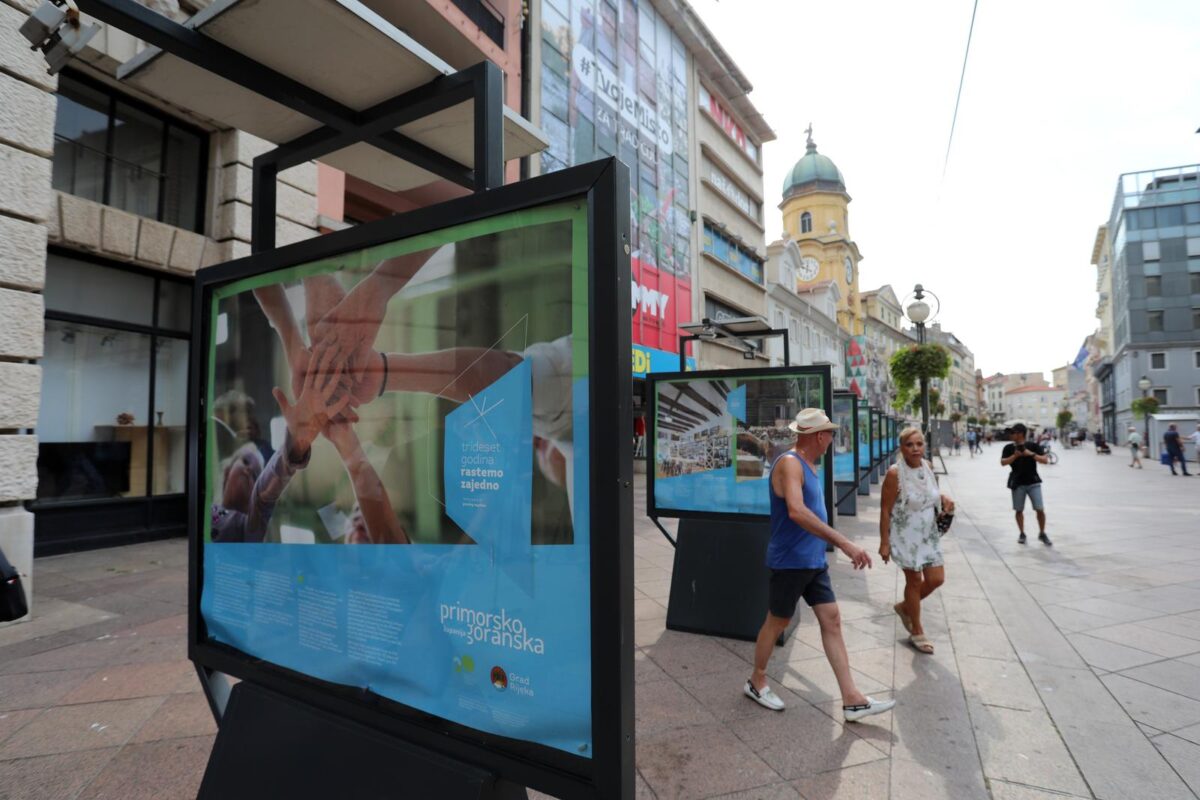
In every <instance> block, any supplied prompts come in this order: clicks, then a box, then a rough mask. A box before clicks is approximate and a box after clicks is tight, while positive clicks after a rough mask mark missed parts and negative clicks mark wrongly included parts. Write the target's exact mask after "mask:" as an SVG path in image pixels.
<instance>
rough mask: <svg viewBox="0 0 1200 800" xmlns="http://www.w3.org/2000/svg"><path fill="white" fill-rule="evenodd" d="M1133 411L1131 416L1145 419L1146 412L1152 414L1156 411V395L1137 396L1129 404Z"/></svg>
mask: <svg viewBox="0 0 1200 800" xmlns="http://www.w3.org/2000/svg"><path fill="white" fill-rule="evenodd" d="M1129 407H1130V409H1131V410H1132V411H1133V416H1134V417H1135V418H1137V419H1145V418H1146V415H1147V414H1154V413H1155V412H1157V411H1158V398H1157V397H1139V398H1137V399H1136V400H1134V401H1133V402H1132V403H1130V404H1129Z"/></svg>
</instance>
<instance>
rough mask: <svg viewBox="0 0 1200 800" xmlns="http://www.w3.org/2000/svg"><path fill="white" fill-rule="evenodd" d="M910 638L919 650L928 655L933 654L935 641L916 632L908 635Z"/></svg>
mask: <svg viewBox="0 0 1200 800" xmlns="http://www.w3.org/2000/svg"><path fill="white" fill-rule="evenodd" d="M908 640H909V641H910V642H912V646H913V647H915V648H917V650H918V651H919V652H921V653H924V654H925V655H927V656H931V655H933V642H931V641H929V640H928V639H926V638H925V637H924V636H923V635H921V634H916V633H914V634H913V635H912V636H910V637H908Z"/></svg>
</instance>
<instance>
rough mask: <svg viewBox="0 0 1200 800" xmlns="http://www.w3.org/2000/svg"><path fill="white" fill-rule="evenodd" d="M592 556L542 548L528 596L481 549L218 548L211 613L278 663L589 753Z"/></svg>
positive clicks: (243, 646) (219, 634) (211, 548)
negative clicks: (587, 583)
mask: <svg viewBox="0 0 1200 800" xmlns="http://www.w3.org/2000/svg"><path fill="white" fill-rule="evenodd" d="M586 552H587V549H586V547H584V548H583V549H582V550H581V549H580V548H579V547H553V546H545V547H538V548H535V549H534V551H533V562H534V565H535V566H534V570H533V574H534V578H533V585H532V593H527V592H526V591H525V589H524V588H522V587H519V586H517V585H516V584H515V583H514V582H513V581H512V579H511V578H509V577H508V576H507V575H505V574H504V573H503V572H501V571H499V570H496V569H494V568H493V565H492V563H491V557H492V554H491V553H490V552H489V551H488V550H487V549H486V548H483V547H476V546H471V545H466V546H444V545H409V546H391V545H388V546H377V547H319V546H307V545H278V544H241V543H239V544H212V545H208V546H207V547H205V550H204V575H205V585H206V586H207V587H208V590H207V591H205V592H204V594H203V596H202V599H201V613H202V614H203V616H204V619H205V622H206V623H207V625H208V633H209V636H210V638H211V639H212V640H213V641H216V642H221V643H224V644H228V645H231V646H233V647H236V648H238V649H239V650H243V651H245V652H248V653H251V654H255V655H257V656H259V657H262V658H265V659H267V660H268V661H270V662H271V663H274V664H278V665H280V666H282V667H287V668H288V669H292V670H295V671H297V672H301V673H304V674H305V675H311V676H313V677H315V678H319V679H322V680H326V681H331V682H333V683H340V684H346V685H349V686H358V687H362V688H365V689H368V690H370V691H372V692H375V693H377V694H380V695H383V696H384V697H388V698H391V699H393V700H397V701H399V702H401V703H404V704H406V705H409V706H412V707H413V708H417V709H420V710H422V711H427V712H429V713H431V714H436V715H438V716H440V717H444V718H445V719H448V720H452V721H454V722H459V723H462V724H464V725H469V726H471V727H473V728H478V729H479V730H482V731H488V732H490V733H495V734H500V735H503V736H511V737H515V738H519V739H526V740H531V741H536V742H540V743H542V744H546V745H549V746H551V747H556V748H558V749H560V750H566V751H568V752H570V753H574V754H577V755H583V756H587V757H590V756H591V712H590V708H591V692H590V686H591V681H590V675H589V671H590V664H591V660H590V644H589V640H588V629H589V626H588V624H587V622H588V616H587V593H586V592H580V591H579V575H580V570H581V568H585V567H586V563H583V561H582V559H583V558H585V557H586V555H585V554H586ZM584 574H585V575H586V573H584ZM581 689H582V690H581Z"/></svg>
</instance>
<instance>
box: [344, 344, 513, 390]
mask: <svg viewBox="0 0 1200 800" xmlns="http://www.w3.org/2000/svg"><path fill="white" fill-rule="evenodd" d="M382 359H386V360H387V365H386V368H385V367H384V365H383V361H382ZM520 363H521V356H520V355H518V354H517V353H513V352H510V351H508V350H494V349H489V348H483V347H455V348H451V349H448V350H435V351H433V352H430V353H385V354H380V353H374V352H373V353H372V355H371V356H370V357H369V359H368V361H367V365H368V366H367V369H366V370H365V371H364V373H363V380H362V383H361V384H360V387H359V388H358V389H356V393H358V392H360V391H361V396H362V397H363V398H365V399H363V400H362V402H369V401H370V400H371V399H374V398H375V397H378V396H379V394H380V389H381V388H382V389H383V391H385V392H419V393H422V394H432V395H437V396H438V397H444V398H446V399H447V400H454V401H455V402H459V403H465V402H466V401H467V400H468V399H469V398H470V397H472V396H474V395H476V394H478V393H479V392H481V391H483V390H484V389H486V388H487V387H488V386H490V385H491V384H493V383H495V382H496V381H497V380H499V379H500V377H501V376H503V375H504V374H505V373H506V372H508V371H509V370H510V369H512V368H513V367H515V366H516V365H517V364H520ZM385 375H386V379H385V377H384V376H385ZM385 380H386V383H387V385H386V386H384V385H383V384H384V381H385Z"/></svg>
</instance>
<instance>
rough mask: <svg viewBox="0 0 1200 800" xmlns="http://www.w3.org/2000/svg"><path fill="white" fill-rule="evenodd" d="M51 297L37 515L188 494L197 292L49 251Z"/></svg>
mask: <svg viewBox="0 0 1200 800" xmlns="http://www.w3.org/2000/svg"><path fill="white" fill-rule="evenodd" d="M45 297H46V328H45V352H44V355H43V358H42V362H41V365H42V404H41V409H40V416H39V421H38V429H37V433H38V441H39V452H38V480H39V485H38V495H37V496H38V501H39V504H53V503H57V502H63V501H76V502H77V501H87V500H102V499H103V500H109V499H115V498H135V497H146V496H147V495H149V494H153V495H165V494H175V495H178V494H181V493H182V492H184V491H185V489H186V463H185V460H184V450H185V444H186V441H187V437H186V431H187V380H188V356H189V353H188V339H187V332H188V328H189V325H190V322H191V297H192V292H191V287H190V286H189V285H188V284H186V283H183V282H181V281H177V280H172V279H170V278H167V277H163V276H158V275H154V274H153V273H142V272H138V271H133V270H127V269H120V268H117V267H112V266H106V265H104V264H100V263H93V262H90V261H83V260H81V259H78V258H74V257H72V256H71V255H68V254H66V253H63V252H55V251H51V252H50V253H49V254H48V258H47V268H46V289H45ZM156 306H157V308H156ZM156 319H157V321H158V325H157V326H155V324H154V323H155V320H156ZM152 376H153V378H152ZM152 379H153V387H151V380H152ZM152 389H153V391H152Z"/></svg>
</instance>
